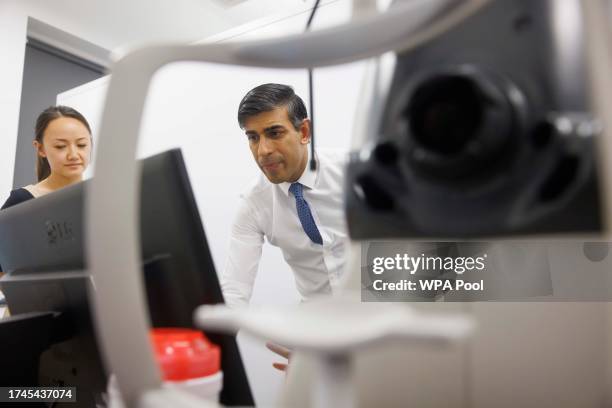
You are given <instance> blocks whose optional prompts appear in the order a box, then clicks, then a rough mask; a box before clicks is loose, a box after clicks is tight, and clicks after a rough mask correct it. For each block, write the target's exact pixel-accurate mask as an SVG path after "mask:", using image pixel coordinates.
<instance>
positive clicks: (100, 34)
mask: <svg viewBox="0 0 612 408" xmlns="http://www.w3.org/2000/svg"><path fill="white" fill-rule="evenodd" d="M19 3H20V7H22V8H25V10H26V12H27V13H28V14H29V15H31V16H32V17H35V18H37V19H40V20H41V21H44V22H47V23H48V24H50V25H54V26H56V28H59V29H62V30H65V31H67V32H70V33H72V34H74V35H77V36H80V37H82V38H83V39H84V40H87V41H89V42H92V43H94V44H96V45H98V46H101V47H104V48H106V49H107V50H114V49H116V48H118V47H125V46H133V45H137V44H144V43H149V42H159V41H181V42H193V41H197V40H201V39H204V38H206V37H208V36H211V35H213V34H218V33H220V32H223V31H225V30H229V29H231V28H234V27H236V26H239V25H242V24H246V23H248V22H252V21H255V20H258V19H260V18H264V17H270V16H272V15H275V14H279V15H282V14H287V13H290V12H294V11H295V12H298V11H302V10H305V9H307V8H309V6H310V5H312V4H313V3H314V1H313V0H172V1H169V0H129V1H125V0H86V1H83V0H53V1H47V0H20V1H19Z"/></svg>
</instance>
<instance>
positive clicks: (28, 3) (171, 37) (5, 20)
mask: <svg viewBox="0 0 612 408" xmlns="http://www.w3.org/2000/svg"><path fill="white" fill-rule="evenodd" d="M311 3H312V0H307V1H304V0H283V1H282V3H281V2H279V1H277V0H249V1H247V2H244V3H240V4H237V5H235V6H233V7H225V6H223V4H224V3H223V2H217V3H215V2H213V1H202V0H175V1H149V0H130V1H123V0H90V1H86V2H83V1H80V0H53V1H48V0H0V61H1V63H0V141H1V142H2V148H1V149H0V203H3V202H4V200H6V198H7V197H8V195H9V192H10V190H11V188H12V184H13V171H14V164H15V163H14V160H15V149H16V145H17V131H18V122H19V107H20V101H21V82H22V77H23V62H24V55H25V44H26V35H28V34H31V33H28V31H27V30H28V26H27V25H28V17H33V18H34V19H36V20H38V21H40V22H42V23H44V24H46V25H49V26H51V27H53V28H56V29H59V30H62V31H65V32H67V33H69V34H72V35H73V36H76V37H78V38H80V39H82V40H85V41H87V42H89V43H91V44H94V45H96V46H98V47H102V48H105V49H107V50H110V51H113V50H116V49H117V48H118V47H124V46H126V45H133V44H142V43H147V42H155V41H157V42H159V41H184V42H189V41H196V40H198V39H201V38H205V37H207V36H211V35H213V34H216V33H219V32H221V31H225V30H228V29H230V28H233V27H236V26H237V25H240V24H245V23H247V22H250V21H253V20H256V19H259V18H262V17H264V16H268V18H269V19H273V18H274V16H275V15H276V13H285V14H287V13H295V12H297V11H301V10H304V9H306V8H308V7H309V4H311ZM34 120H35V118H32V122H33V121H34ZM32 165H34V164H32Z"/></svg>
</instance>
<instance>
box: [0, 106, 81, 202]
mask: <svg viewBox="0 0 612 408" xmlns="http://www.w3.org/2000/svg"><path fill="white" fill-rule="evenodd" d="M32 143H33V145H34V148H35V149H36V154H37V161H36V173H37V177H38V183H36V184H30V185H27V186H24V187H21V188H18V189H16V190H13V191H11V195H10V197H9V198H8V200H6V202H5V203H4V205H3V206H2V209H4V208H7V207H10V206H13V205H16V204H19V203H21V202H23V201H27V200H30V199H32V198H36V197H40V196H42V195H45V194H48V193H50V192H53V191H55V190H59V189H60V188H62V187H66V186H69V185H71V184H74V183H78V182H79V181H81V180H82V179H83V172H84V171H85V169H86V168H87V166H88V165H89V162H90V160H91V146H92V138H91V129H90V127H89V123H87V120H86V119H85V118H84V117H83V115H81V114H80V113H79V112H78V111H76V110H75V109H73V108H70V107H68V106H61V105H58V106H51V107H49V108H47V109H45V110H44V111H43V112H42V113H41V114H40V115H39V116H38V119H37V120H36V128H35V137H34V141H33V142H32Z"/></svg>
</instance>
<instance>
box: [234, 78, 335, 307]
mask: <svg viewBox="0 0 612 408" xmlns="http://www.w3.org/2000/svg"><path fill="white" fill-rule="evenodd" d="M238 123H239V124H240V127H241V128H242V129H243V130H244V131H245V134H246V136H247V140H248V143H249V147H250V149H251V152H252V154H253V158H254V159H255V161H256V162H257V165H258V166H259V168H260V169H261V171H262V174H261V175H260V177H259V179H258V180H257V181H256V182H255V184H254V185H253V186H252V187H251V188H250V189H249V190H248V191H247V192H246V193H245V194H243V195H242V202H241V205H240V209H239V211H238V214H237V217H236V219H235V221H234V224H233V227H232V233H231V240H230V248H229V255H228V259H227V262H226V265H225V270H224V272H223V278H222V288H223V293H224V296H225V301H226V302H227V304H228V305H230V306H245V305H247V304H248V302H249V300H250V298H251V294H252V291H253V284H254V281H255V276H256V275H257V268H258V265H259V260H260V257H261V252H262V245H263V242H264V237H265V238H266V240H267V241H268V242H269V243H270V244H272V245H274V246H277V247H279V248H280V249H281V251H282V253H283V256H284V258H285V261H286V262H287V263H288V264H289V266H290V267H291V269H292V270H293V273H294V277H295V282H296V286H297V289H298V291H299V293H300V295H301V296H302V298H303V300H308V299H309V298H311V297H312V296H315V295H320V294H329V293H332V292H333V290H334V289H335V288H336V287H337V285H338V283H339V278H340V273H341V272H342V269H343V266H344V262H345V246H346V242H347V234H346V221H345V216H344V207H343V202H342V201H343V199H342V189H343V182H344V181H343V173H344V163H343V156H342V155H339V154H331V153H322V152H319V153H317V156H316V159H317V167H316V169H315V170H311V169H310V166H309V149H308V145H309V143H310V126H311V124H310V120H309V119H308V118H307V112H306V107H305V106H304V102H303V101H302V99H301V98H300V97H299V96H297V95H296V94H295V93H294V92H293V89H292V88H291V87H289V86H287V85H281V84H264V85H260V86H258V87H256V88H254V89H252V90H251V91H249V92H248V93H247V94H246V95H245V97H244V98H243V99H242V101H241V102H240V105H239V108H238Z"/></svg>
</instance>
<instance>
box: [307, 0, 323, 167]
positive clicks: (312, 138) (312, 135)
mask: <svg viewBox="0 0 612 408" xmlns="http://www.w3.org/2000/svg"><path fill="white" fill-rule="evenodd" d="M319 2H320V0H316V1H315V4H314V7H313V8H312V11H311V12H310V17H308V22H307V23H306V29H305V30H304V32H307V31H309V30H310V25H311V24H312V20H313V19H314V16H315V13H316V12H317V8H319ZM308 97H309V98H310V170H312V171H315V170H316V169H317V160H316V159H315V131H314V129H315V125H314V94H313V90H312V68H308Z"/></svg>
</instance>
